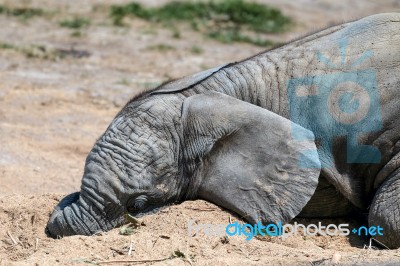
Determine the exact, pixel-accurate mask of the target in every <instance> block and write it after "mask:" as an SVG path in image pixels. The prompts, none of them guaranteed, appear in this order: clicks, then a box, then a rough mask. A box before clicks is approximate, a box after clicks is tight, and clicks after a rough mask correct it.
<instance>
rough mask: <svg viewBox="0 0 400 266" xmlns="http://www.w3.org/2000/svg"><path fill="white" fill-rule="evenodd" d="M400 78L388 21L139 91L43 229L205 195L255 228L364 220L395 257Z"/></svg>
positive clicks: (71, 230) (398, 29)
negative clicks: (364, 215) (298, 221)
mask: <svg viewBox="0 0 400 266" xmlns="http://www.w3.org/2000/svg"><path fill="white" fill-rule="evenodd" d="M399 73H400V13H391V14H380V15H374V16H371V17H367V18H364V19H361V20H358V21H354V22H350V23H347V24H343V25H339V26H335V27H332V28H329V29H326V30H323V31H321V32H318V33H315V34H313V35H310V36H308V37H305V38H303V39H301V40H298V41H295V42H292V43H289V44H287V45H284V46H282V47H280V48H276V49H274V50H271V51H267V52H265V53H261V54H259V55H256V56H254V57H252V58H249V59H247V60H244V61H242V62H239V63H234V64H229V65H225V66H222V67H219V68H215V69H211V70H208V71H204V72H201V73H199V74H196V75H193V76H190V77H186V78H183V79H180V80H177V81H173V82H170V83H167V84H164V85H161V86H160V87H158V88H156V89H154V90H152V91H148V92H146V93H144V94H141V95H139V96H137V97H136V98H134V99H133V100H131V101H130V102H129V103H128V104H127V105H126V106H125V107H124V108H123V109H122V110H121V112H120V113H119V114H118V115H117V116H116V118H115V119H114V120H113V121H112V123H111V125H110V126H109V127H108V129H107V130H106V132H105V133H104V134H103V136H102V137H101V138H100V139H99V140H98V141H97V142H96V143H95V145H94V147H93V149H92V151H91V152H90V153H89V155H88V157H87V160H86V165H85V171H84V176H83V179H82V185H81V191H80V192H77V193H73V194H71V195H69V196H67V197H66V198H64V199H63V200H62V201H61V202H60V203H59V204H58V206H57V207H56V208H55V210H54V212H53V214H52V216H51V217H50V220H49V222H48V226H47V228H48V232H49V233H50V235H52V236H69V235H74V234H83V235H90V234H94V233H96V232H98V231H107V230H110V229H112V228H114V227H116V226H118V225H120V224H122V223H123V222H124V218H123V216H124V214H125V213H130V214H131V215H134V216H136V215H141V214H144V213H148V212H151V211H155V210H156V209H157V208H160V207H162V206H165V205H167V204H170V203H176V202H182V201H184V200H187V199H198V198H200V199H205V200H208V201H210V202H213V203H215V204H217V205H220V206H223V207H224V208H226V209H229V210H231V211H233V212H235V213H237V214H238V215H240V216H241V217H243V218H244V219H245V220H247V221H248V222H251V223H256V222H258V221H261V222H262V223H277V222H283V223H285V222H288V221H290V220H291V219H292V218H294V217H296V216H298V215H301V216H303V217H335V216H342V215H347V214H349V213H350V212H351V211H352V210H354V209H358V210H360V211H365V212H366V211H368V210H369V223H370V225H379V226H381V227H382V228H383V232H384V234H383V236H380V235H378V236H377V237H376V238H377V239H378V240H379V241H381V242H383V243H384V244H385V245H387V246H389V247H391V248H397V247H400V218H399V217H398V214H399V213H400V181H399V180H400V174H399V170H398V165H399V162H398V158H399V152H400V144H399V143H400V142H398V140H399V139H400V119H399V117H398V113H399V112H400V91H399V89H400V75H399ZM316 143H317V144H318V145H316ZM317 147H318V148H317Z"/></svg>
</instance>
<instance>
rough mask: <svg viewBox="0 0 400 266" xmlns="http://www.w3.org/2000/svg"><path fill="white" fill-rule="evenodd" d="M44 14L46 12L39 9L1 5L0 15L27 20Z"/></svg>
mask: <svg viewBox="0 0 400 266" xmlns="http://www.w3.org/2000/svg"><path fill="white" fill-rule="evenodd" d="M44 13H45V12H44V11H43V10H42V9H39V8H28V7H20V8H18V7H16V8H11V7H6V6H3V5H0V14H5V15H7V16H14V17H19V18H21V19H23V20H27V19H30V18H32V17H35V16H42V15H43V14H44Z"/></svg>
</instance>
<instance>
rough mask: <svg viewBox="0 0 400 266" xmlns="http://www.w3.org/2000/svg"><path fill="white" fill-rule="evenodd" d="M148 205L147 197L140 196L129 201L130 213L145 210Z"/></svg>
mask: <svg viewBox="0 0 400 266" xmlns="http://www.w3.org/2000/svg"><path fill="white" fill-rule="evenodd" d="M146 205H147V197H146V196H145V195H140V196H137V197H135V198H131V199H129V200H128V203H127V209H128V211H129V212H137V211H140V210H143V209H145V208H146V207H147V206H146Z"/></svg>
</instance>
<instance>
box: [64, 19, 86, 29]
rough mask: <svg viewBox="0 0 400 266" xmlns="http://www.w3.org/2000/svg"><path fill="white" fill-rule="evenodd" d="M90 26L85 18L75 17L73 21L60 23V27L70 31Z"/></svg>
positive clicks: (68, 20) (67, 20)
mask: <svg viewBox="0 0 400 266" xmlns="http://www.w3.org/2000/svg"><path fill="white" fill-rule="evenodd" d="M89 24H90V21H89V20H88V19H86V18H81V17H75V18H73V19H66V20H62V21H60V26H61V27H64V28H70V29H81V28H83V27H86V26H88V25H89Z"/></svg>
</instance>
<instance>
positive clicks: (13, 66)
mask: <svg viewBox="0 0 400 266" xmlns="http://www.w3.org/2000/svg"><path fill="white" fill-rule="evenodd" d="M399 10H400V1H398V0H382V1H372V0H352V1H345V0H340V1H339V0H336V1H333V0H320V1H318V0H297V1H294V0H293V1H290V0H259V1H250V0H219V1H212V2H210V1H208V0H206V1H181V2H173V1H158V0H147V1H144V0H143V1H135V2H132V1H123V0H109V1H99V0H81V1H79V2H78V1H69V0H57V1H50V0H21V1H15V0H13V1H11V0H10V1H5V0H2V1H0V25H1V27H0V195H4V194H12V193H33V192H35V193H36V192H38V193H45V192H62V193H67V192H72V191H76V190H78V189H79V186H80V179H81V177H82V172H83V165H84V162H85V157H86V155H87V153H88V152H89V151H90V149H91V147H92V145H93V143H94V142H95V140H96V138H98V137H99V136H100V135H101V134H102V132H104V130H105V129H106V127H107V126H108V124H109V123H110V122H111V120H112V118H113V117H114V116H115V115H116V113H117V112H118V111H119V110H120V109H121V108H122V107H123V106H124V104H125V103H126V102H127V101H128V100H129V99H130V98H131V97H132V96H133V95H134V94H136V93H138V92H139V91H142V90H145V89H148V88H152V87H155V86H157V85H159V84H161V83H162V82H165V81H167V80H169V79H174V78H179V77H181V76H184V75H188V74H191V73H195V72H198V71H201V70H204V69H207V68H211V67H214V66H217V65H220V64H224V63H228V62H234V61H237V60H241V59H244V58H246V57H249V56H251V55H254V54H256V53H259V52H262V51H264V50H265V49H270V48H271V47H273V46H274V45H279V44H281V43H284V42H288V41H290V40H292V39H294V38H297V37H300V36H303V35H305V34H307V33H309V32H312V31H316V30H318V29H321V28H324V27H327V26H329V25H333V24H338V23H342V22H345V21H349V20H354V19H357V18H360V17H363V16H367V15H371V14H374V13H380V12H395V11H399Z"/></svg>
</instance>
